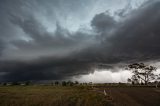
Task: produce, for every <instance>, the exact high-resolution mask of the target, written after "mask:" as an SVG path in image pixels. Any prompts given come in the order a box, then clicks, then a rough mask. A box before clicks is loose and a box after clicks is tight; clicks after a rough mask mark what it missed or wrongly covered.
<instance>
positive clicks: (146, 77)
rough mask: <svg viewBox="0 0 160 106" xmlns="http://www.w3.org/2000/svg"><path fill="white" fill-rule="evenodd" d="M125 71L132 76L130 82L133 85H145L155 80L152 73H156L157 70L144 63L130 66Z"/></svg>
mask: <svg viewBox="0 0 160 106" xmlns="http://www.w3.org/2000/svg"><path fill="white" fill-rule="evenodd" d="M126 69H127V70H131V71H132V73H133V75H132V77H131V81H132V82H134V84H139V83H140V82H141V83H144V84H145V85H147V84H148V83H149V82H150V81H153V80H155V77H156V75H155V74H154V71H156V69H157V68H156V67H154V66H149V65H145V64H144V63H134V64H130V65H128V66H127V68H126Z"/></svg>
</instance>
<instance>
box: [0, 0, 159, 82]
mask: <svg viewBox="0 0 160 106" xmlns="http://www.w3.org/2000/svg"><path fill="white" fill-rule="evenodd" d="M118 1H119V0H118ZM118 1H114V2H113V3H115V4H117V2H118ZM101 2H102V1H101ZM95 3H96V1H94V0H93V1H90V0H89V1H87V3H84V2H82V1H81V0H78V1H74V0H69V1H63V0H62V1H59V0H55V1H51V0H47V1H45V2H44V1H41V0H40V1H36V0H34V1H31V0H28V1H21V0H15V1H9V0H6V1H4V0H2V1H0V16H1V19H0V22H1V25H0V32H1V34H0V80H1V81H25V80H54V79H67V78H69V77H72V76H75V75H76V76H77V75H82V74H88V73H91V72H94V70H95V69H97V68H98V69H99V68H100V69H101V68H106V69H112V71H114V67H118V66H120V64H124V63H128V62H138V61H144V62H145V61H153V60H157V61H158V60H159V54H160V46H159V40H160V36H159V35H160V30H159V28H160V21H159V19H160V1H159V0H154V1H147V2H144V3H143V4H141V5H140V6H138V7H136V8H133V5H131V4H132V3H131V4H128V3H126V4H127V6H124V7H123V8H117V9H115V5H113V6H112V8H111V9H112V10H110V11H109V10H108V11H107V8H104V9H103V11H100V10H102V9H100V10H99V11H100V12H95V13H94V12H91V13H90V14H88V13H89V10H91V9H93V10H94V8H97V7H95ZM102 3H106V4H107V3H110V2H109V1H107V2H104V1H103V2H102ZM111 4H112V3H111ZM128 5H130V6H128ZM93 7H94V8H93ZM134 7H135V5H134ZM94 11H96V10H94ZM87 14H88V15H87ZM93 14H94V15H93ZM115 71H116V70H115Z"/></svg>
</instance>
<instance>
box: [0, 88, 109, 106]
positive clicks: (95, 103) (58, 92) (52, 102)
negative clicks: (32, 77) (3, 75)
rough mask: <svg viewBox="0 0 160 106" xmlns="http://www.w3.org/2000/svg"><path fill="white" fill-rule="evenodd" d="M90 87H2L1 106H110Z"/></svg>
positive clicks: (102, 96) (0, 91)
mask: <svg viewBox="0 0 160 106" xmlns="http://www.w3.org/2000/svg"><path fill="white" fill-rule="evenodd" d="M108 105H109V103H108V101H106V98H105V97H104V95H103V94H100V93H97V92H94V91H92V90H90V88H88V87H81V86H78V87H62V86H1V87H0V106H108Z"/></svg>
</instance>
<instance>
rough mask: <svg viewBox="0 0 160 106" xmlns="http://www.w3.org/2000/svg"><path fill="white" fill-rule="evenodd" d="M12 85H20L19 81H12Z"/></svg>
mask: <svg viewBox="0 0 160 106" xmlns="http://www.w3.org/2000/svg"><path fill="white" fill-rule="evenodd" d="M12 85H20V83H19V82H12Z"/></svg>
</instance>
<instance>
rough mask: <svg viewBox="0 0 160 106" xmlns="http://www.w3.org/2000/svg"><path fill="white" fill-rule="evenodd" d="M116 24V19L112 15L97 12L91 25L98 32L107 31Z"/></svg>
mask: <svg viewBox="0 0 160 106" xmlns="http://www.w3.org/2000/svg"><path fill="white" fill-rule="evenodd" d="M115 25H116V21H115V20H114V18H113V17H111V16H110V15H108V14H107V12H106V13H100V14H97V15H96V16H95V17H94V18H93V20H92V22H91V26H92V27H93V28H95V29H97V30H98V31H99V32H102V31H109V30H111V29H112V28H113V27H114V26H115Z"/></svg>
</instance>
